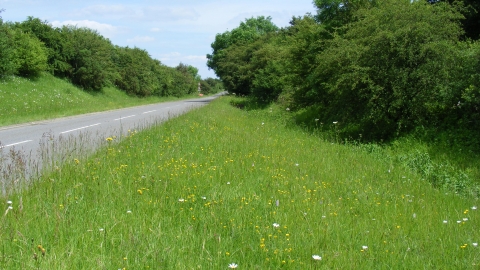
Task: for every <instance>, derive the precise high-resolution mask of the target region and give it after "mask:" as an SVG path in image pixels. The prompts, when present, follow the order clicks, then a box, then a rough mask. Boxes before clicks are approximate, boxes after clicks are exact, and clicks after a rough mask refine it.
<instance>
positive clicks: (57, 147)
mask: <svg viewBox="0 0 480 270" xmlns="http://www.w3.org/2000/svg"><path fill="white" fill-rule="evenodd" d="M222 94H223V93H220V94H217V95H215V96H212V97H204V98H195V99H189V100H182V101H175V102H165V103H157V104H152V105H145V106H138V107H130V108H126V109H119V110H112V111H106V112H98V113H90V114H84V115H78V116H73V117H65V118H58V119H53V120H46V121H41V122H34V123H26V124H22V125H15V126H7V127H0V162H1V164H0V181H2V182H3V184H5V183H4V182H8V181H7V180H5V178H6V175H8V174H9V172H11V171H12V170H13V169H14V168H13V167H12V166H13V165H15V164H16V163H18V162H15V161H12V157H16V158H18V157H19V156H21V159H22V161H21V162H20V163H21V166H24V167H25V165H24V164H30V165H29V166H26V167H32V166H34V167H42V163H43V164H45V162H46V159H48V160H49V162H52V158H61V155H66V154H68V153H71V152H73V151H76V152H78V151H83V153H87V152H89V151H90V152H91V151H92V150H95V148H96V147H98V145H101V144H102V142H104V141H105V139H106V138H108V137H115V138H117V139H119V138H121V137H122V136H123V135H125V134H127V133H128V132H129V130H130V131H131V130H141V129H143V128H146V127H149V126H151V125H152V124H155V123H159V122H162V121H165V120H167V119H169V118H171V117H175V116H177V115H180V114H183V113H185V112H187V111H189V110H192V109H194V108H197V107H200V106H203V105H206V104H208V103H209V102H210V101H212V100H213V99H215V98H216V97H218V96H219V95H222ZM72 142H73V143H72ZM54 152H56V153H54ZM52 163H55V162H52ZM31 164H34V165H31ZM17 166H18V164H17ZM6 167H9V168H6ZM28 170H32V169H28ZM37 170H38V169H37ZM27 174H28V173H27ZM0 188H1V187H0Z"/></svg>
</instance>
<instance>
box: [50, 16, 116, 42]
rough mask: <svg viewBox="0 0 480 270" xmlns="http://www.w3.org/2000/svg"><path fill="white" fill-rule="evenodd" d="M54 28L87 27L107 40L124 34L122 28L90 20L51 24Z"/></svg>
mask: <svg viewBox="0 0 480 270" xmlns="http://www.w3.org/2000/svg"><path fill="white" fill-rule="evenodd" d="M51 24H52V26H54V27H62V26H63V25H72V26H77V27H87V28H90V29H94V30H97V31H98V32H99V33H100V34H101V35H102V36H104V37H106V38H112V37H113V36H115V35H116V34H118V33H120V32H122V31H121V30H120V28H118V27H115V26H113V25H111V24H106V23H99V22H96V21H89V20H81V21H72V20H68V21H63V22H60V21H53V22H51Z"/></svg>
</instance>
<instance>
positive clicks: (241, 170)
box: [0, 0, 480, 269]
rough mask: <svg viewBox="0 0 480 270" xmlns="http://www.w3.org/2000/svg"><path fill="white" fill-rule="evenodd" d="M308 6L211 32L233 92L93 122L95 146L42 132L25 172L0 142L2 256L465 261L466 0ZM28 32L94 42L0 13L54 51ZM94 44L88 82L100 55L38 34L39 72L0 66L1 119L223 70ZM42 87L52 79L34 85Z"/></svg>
mask: <svg viewBox="0 0 480 270" xmlns="http://www.w3.org/2000/svg"><path fill="white" fill-rule="evenodd" d="M314 5H315V6H316V7H317V8H318V12H317V14H315V15H311V14H307V15H305V16H301V17H294V18H292V21H291V25H290V26H289V27H286V28H278V27H277V26H275V25H274V24H273V23H272V22H271V18H269V17H262V16H260V17H257V18H250V19H246V20H245V21H244V22H242V23H241V24H240V25H239V27H238V28H235V29H233V30H231V31H226V32H224V33H221V34H218V35H217V36H216V39H215V42H214V43H212V53H211V54H209V55H208V56H207V58H208V66H209V67H210V68H212V69H213V70H214V71H215V72H216V74H217V75H218V77H219V78H220V79H221V83H222V84H223V86H224V87H225V88H226V90H228V91H229V92H230V93H232V94H234V95H230V96H226V97H221V98H219V99H216V100H215V101H213V102H212V103H211V104H210V105H209V106H205V107H202V108H200V109H196V110H194V111H191V112H189V113H187V114H185V115H182V116H179V117H178V118H175V119H171V120H169V121H167V122H164V123H162V124H159V125H156V126H154V127H152V128H150V129H145V130H142V131H141V132H137V131H136V130H130V131H129V134H128V136H126V137H123V138H119V137H114V136H113V135H112V136H110V137H108V135H107V137H105V138H100V140H101V141H103V145H104V147H102V148H100V150H98V151H97V152H95V153H94V154H91V153H88V154H82V153H81V152H75V151H72V152H70V153H68V154H66V155H58V153H55V151H50V150H48V148H49V147H56V146H55V141H54V140H53V139H52V140H49V138H47V141H46V142H45V147H44V148H42V149H43V151H44V152H45V153H44V154H43V155H42V157H43V158H44V159H45V161H44V162H43V163H42V165H43V166H44V167H45V169H44V170H43V171H42V173H41V174H40V175H39V178H38V179H36V178H35V179H28V177H26V176H25V175H22V172H21V168H22V166H23V164H25V163H26V162H27V161H26V160H24V159H23V158H24V157H23V156H22V155H21V154H20V153H17V152H15V151H10V152H9V153H2V154H6V155H11V156H12V157H14V158H15V159H14V160H15V162H13V164H12V166H10V165H9V166H7V167H6V168H3V169H2V173H7V174H8V173H10V174H11V176H14V177H13V178H12V177H10V179H12V181H11V182H9V184H8V185H6V184H5V183H6V182H5V181H4V182H3V183H2V184H3V185H2V188H3V189H2V194H0V205H1V204H2V202H3V205H4V209H5V211H4V212H3V213H1V216H0V228H1V230H0V268H2V269H30V268H34V269H35V268H36V269H73V268H74V269H91V268H92V265H93V266H95V268H99V269H159V268H160V269H194V268H200V269H202V268H203V269H226V268H236V267H237V268H239V269H281V268H284V269H418V268H422V269H476V268H478V267H480V252H479V248H480V247H478V243H479V241H480V231H479V230H478V228H479V225H480V216H479V215H480V212H479V211H480V210H477V208H478V206H480V203H479V196H480V180H479V179H480V157H479V155H480V144H479V134H480V133H479V132H480V124H479V123H480V122H479V117H480V111H479V108H480V92H479V91H480V90H479V89H480V88H479V87H480V76H479V74H480V73H479V72H480V69H479V68H480V45H479V43H478V38H479V32H478V29H480V28H479V27H477V26H478V25H476V24H475V23H476V22H478V20H476V18H478V13H477V12H476V10H477V9H479V8H480V7H478V4H477V2H475V1H469V0H464V1H409V0H405V1H398V0H396V1H394V0H378V1H369V0H356V1H341V0H316V1H314ZM37 28H41V29H44V30H45V29H46V32H45V33H49V35H50V34H51V35H53V36H54V37H57V36H56V35H58V37H62V40H63V37H69V38H77V37H78V38H80V37H83V38H87V37H88V38H94V39H95V40H96V41H98V42H99V44H103V45H105V44H106V43H105V42H107V41H108V40H105V39H102V38H101V37H99V36H98V34H96V33H95V32H94V31H91V30H88V29H77V28H72V27H66V28H62V29H53V30H52V29H50V28H51V27H50V26H48V23H46V22H41V21H39V20H38V19H34V18H29V19H28V20H27V21H25V22H22V23H14V24H13V23H4V24H1V25H0V30H2V29H3V30H2V31H4V32H2V33H4V34H5V33H7V34H12V33H13V34H15V35H20V37H19V38H22V37H23V35H24V34H25V33H37V34H35V35H33V34H28V36H29V37H30V38H32V37H33V36H35V37H36V38H37V39H38V40H41V43H40V45H39V46H40V47H42V46H46V47H45V48H55V46H52V47H49V46H48V45H47V44H49V43H48V42H47V41H48V40H49V38H50V36H49V38H44V39H42V38H41V35H39V34H38V33H44V32H42V31H43V30H42V31H39V30H38V29H37ZM19 29H24V30H19ZM25 29H27V30H25ZM28 29H31V30H28ZM29 31H30V32H29ZM51 31H53V32H51ZM19 33H23V34H19ZM7 34H5V35H7ZM13 34H12V35H13ZM25 35H27V34H25ZM23 38H24V37H23ZM5 40H7V39H3V41H5ZM65 40H68V39H65ZM1 42H2V39H1V33H0V46H2V44H3V43H1ZM42 42H43V43H42ZM62 42H63V41H62ZM87 43H88V44H90V45H91V44H96V43H95V42H90V41H89V42H86V43H85V44H87ZM107 43H108V42H107ZM42 44H43V45H42ZM51 44H64V45H65V46H66V47H65V48H69V45H68V44H70V43H68V42H66V43H56V42H53V43H51ZM77 44H78V43H77ZM64 45H62V46H64ZM103 45H102V46H103ZM42 48H43V47H42ZM62 48H63V47H62ZM105 48H106V49H105V50H106V51H105V52H109V53H105V55H104V56H106V55H107V54H108V55H110V58H109V57H107V58H108V59H110V60H109V61H110V62H109V63H110V64H111V65H109V66H108V68H107V69H105V68H104V67H102V68H100V69H102V70H104V71H108V72H105V73H104V77H102V78H103V79H99V80H96V79H92V80H91V77H89V76H93V75H92V74H95V76H97V75H98V74H97V73H96V72H93V73H89V72H87V71H88V70H90V68H92V70H91V71H94V70H95V68H99V67H95V65H94V64H93V63H97V62H95V61H93V62H90V60H89V59H90V58H88V57H86V56H89V55H91V54H90V52H93V51H96V52H97V51H98V52H101V50H96V49H95V50H89V49H80V50H78V51H75V50H72V51H69V52H71V53H72V54H65V55H63V53H64V52H66V51H68V50H65V51H62V50H59V51H55V49H52V50H50V51H49V53H48V54H47V68H46V69H42V71H41V72H40V73H38V74H27V73H25V69H19V67H21V65H19V64H18V62H17V64H15V65H13V64H12V65H13V66H15V67H16V69H15V70H16V71H15V70H14V69H10V72H11V73H9V74H8V75H5V76H4V77H3V80H2V82H1V84H0V97H1V98H2V100H4V99H3V98H5V100H10V99H12V102H7V103H8V105H6V106H5V107H2V108H0V125H2V121H4V122H3V123H6V124H9V123H10V122H8V121H10V120H2V119H7V118H8V117H9V115H11V114H12V113H15V114H17V113H18V118H17V119H18V120H15V121H24V119H25V120H26V119H30V120H26V121H32V120H35V119H36V118H33V116H32V114H38V115H42V114H45V115H50V116H52V115H53V116H58V115H57V114H55V113H56V111H58V110H60V111H62V113H65V115H67V114H70V113H71V114H75V113H81V112H86V111H77V109H76V108H78V107H84V106H85V104H86V103H88V104H89V105H90V104H92V106H94V107H95V108H98V107H96V106H98V105H94V104H100V106H101V107H102V108H104V107H107V104H108V106H112V108H116V106H118V104H123V103H127V100H128V102H132V104H138V103H144V102H145V103H148V102H156V101H160V100H163V99H162V98H165V97H171V98H178V97H181V96H188V95H189V94H193V93H196V92H195V91H194V88H192V87H193V86H195V85H198V82H200V83H201V85H204V84H209V85H210V86H211V87H212V88H211V89H216V90H212V91H211V92H215V91H219V89H220V86H221V85H222V84H220V81H218V80H214V79H208V80H199V78H198V77H197V76H196V75H195V74H196V71H195V68H193V67H191V66H187V65H183V64H179V66H178V67H176V68H169V67H165V66H163V65H162V64H161V63H159V62H158V61H155V60H152V59H150V58H149V56H148V54H147V53H146V52H145V51H142V50H140V49H137V48H133V49H132V48H119V47H116V46H106V47H105ZM47 51H48V50H47ZM1 52H2V51H1V50H0V54H1ZM74 52H77V53H78V54H75V53H74ZM57 53H60V55H63V56H62V57H60V58H56V57H57V56H58V55H57ZM67 56H68V57H72V58H68V57H67ZM49 57H50V58H49ZM52 57H53V58H52ZM65 57H66V58H65ZM85 57H86V58H85ZM96 57H97V56H96ZM98 57H100V56H98ZM107 58H105V59H107ZM48 59H54V60H52V61H50V60H48ZM55 59H56V60H55ZM59 59H60V60H61V59H64V60H61V61H64V62H61V61H60V60H59ZM65 59H69V60H68V61H67V60H65ZM72 59H73V60H72ZM130 59H136V60H138V61H144V62H142V63H143V64H142V65H141V66H138V67H137V66H135V65H136V63H137V61H130ZM57 60H58V61H57ZM74 60H75V61H78V62H75V63H84V64H85V69H82V70H81V71H80V70H75V69H72V67H73V66H75V65H73V64H71V62H69V61H74ZM0 61H3V60H1V55H0ZM42 61H43V60H42ZM49 61H50V62H49ZM59 61H60V62H59ZM0 63H7V62H0ZM12 63H13V62H12ZM90 64H92V66H90ZM68 65H70V67H68ZM3 67H8V65H4V66H3ZM144 67H148V68H147V69H142V68H144ZM5 70H7V69H5ZM12 70H13V71H12ZM137 70H138V71H139V72H140V73H138V74H137V75H138V76H137V75H135V72H134V71H137ZM110 71H112V72H111V73H110ZM5 74H6V73H5ZM131 74H134V76H130V75H131ZM54 76H55V77H54ZM58 78H60V79H58ZM86 78H90V79H86ZM165 78H167V79H165ZM69 82H71V83H74V84H75V85H76V86H75V87H73V86H72V85H71V84H69ZM83 82H87V84H85V83H83ZM94 82H95V83H98V84H93V85H90V83H94ZM41 84H43V85H45V86H47V88H49V89H51V91H52V92H48V94H45V93H43V92H41V93H38V94H37V91H36V90H35V89H37V86H39V85H41ZM50 85H51V86H50ZM3 86H6V88H2V87H3ZM45 86H42V88H44V87H45ZM97 86H98V87H97ZM15 87H16V88H15ZM38 88H40V87H38ZM7 89H8V90H7ZM11 89H18V90H11ZM119 89H120V90H119ZM27 96H31V97H33V98H32V99H31V100H29V99H27V98H26V97H27ZM37 102H39V103H41V104H38V106H35V105H37V104H36V103H37ZM137 102H138V103H137ZM10 104H11V105H10ZM44 104H48V105H44ZM2 106H3V104H2ZM55 106H58V107H55ZM41 107H43V108H48V107H51V108H49V109H47V110H46V111H40V110H41ZM85 107H86V106H85ZM94 107H92V108H88V107H86V110H97V109H95V108H94ZM20 110H23V111H25V113H21V112H20ZM37 110H38V111H37ZM49 110H50V112H49ZM50 116H46V117H50ZM35 117H36V116H35ZM40 118H42V117H40ZM85 138H86V140H88V138H90V137H88V136H86V137H85ZM92 139H93V138H92ZM97 139H98V138H97ZM71 143H73V144H75V142H71ZM83 143H85V142H81V143H80V142H77V144H75V145H81V144H83ZM79 148H81V147H79ZM0 150H1V149H0ZM0 158H1V155H0ZM18 168H19V169H20V170H18ZM9 170H10V171H9Z"/></svg>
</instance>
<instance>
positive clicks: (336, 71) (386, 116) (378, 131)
mask: <svg viewBox="0 0 480 270" xmlns="http://www.w3.org/2000/svg"><path fill="white" fill-rule="evenodd" d="M353 16H355V17H356V20H355V21H353V22H352V23H350V24H348V25H345V29H344V31H345V34H344V35H337V36H335V38H334V39H332V40H331V41H329V42H328V43H327V48H326V49H325V50H324V51H322V52H321V53H320V54H319V55H318V57H317V66H316V67H315V69H314V71H313V74H312V76H311V77H312V78H314V83H313V84H312V86H313V87H312V89H311V90H310V91H309V92H308V93H306V94H303V95H302V97H303V96H308V97H309V100H305V99H304V98H299V99H298V100H297V102H302V101H303V102H305V101H306V102H309V103H310V104H312V102H313V104H315V105H319V106H320V108H321V109H320V110H319V114H322V115H323V116H324V117H325V118H326V120H333V121H342V122H344V123H350V124H351V126H356V127H357V129H356V131H353V130H351V131H352V132H358V133H362V134H370V135H372V136H376V137H380V138H387V137H389V136H392V135H395V134H398V133H400V132H404V131H408V130H411V129H412V128H413V127H414V126H416V125H421V124H425V123H427V121H428V119H429V117H430V116H431V114H432V112H433V110H436V109H435V108H438V107H439V103H440V100H441V97H440V95H441V93H442V92H444V91H448V87H447V86H448V85H449V84H450V80H452V79H454V78H453V77H452V72H451V71H452V70H453V69H454V66H455V62H456V50H457V47H456V44H457V42H458V40H459V36H460V35H461V33H462V32H461V29H460V27H459V24H458V20H459V19H460V18H461V16H460V15H459V14H458V13H457V12H456V11H455V10H454V9H453V8H451V7H449V6H448V5H436V6H432V5H428V4H427V3H426V2H423V1H417V2H411V1H409V0H403V1H399V0H387V1H382V2H381V5H379V6H378V8H367V9H360V10H358V11H356V12H355V13H354V14H353ZM358 133H357V134H358Z"/></svg>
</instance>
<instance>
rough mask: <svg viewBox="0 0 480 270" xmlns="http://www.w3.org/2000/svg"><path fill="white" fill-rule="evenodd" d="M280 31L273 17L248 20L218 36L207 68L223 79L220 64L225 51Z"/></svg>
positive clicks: (208, 57)
mask: <svg viewBox="0 0 480 270" xmlns="http://www.w3.org/2000/svg"><path fill="white" fill-rule="evenodd" d="M277 30H278V27H277V26H276V25H275V24H273V22H272V18H271V17H266V18H265V17H264V16H259V17H257V18H250V19H246V20H245V22H241V23H240V26H238V27H237V28H235V29H233V30H232V31H226V32H224V33H222V34H217V35H216V37H215V41H214V42H213V43H212V45H211V47H212V49H213V52H212V54H207V59H208V61H207V66H208V67H209V68H211V69H213V70H214V71H215V73H216V74H217V76H219V77H220V78H221V77H222V73H221V70H219V69H218V62H219V61H221V60H222V58H223V57H225V56H224V50H225V49H227V48H228V47H230V46H232V45H236V44H247V43H251V42H253V41H255V40H256V39H258V38H259V37H261V36H263V35H265V34H267V33H270V32H275V31H277Z"/></svg>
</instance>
